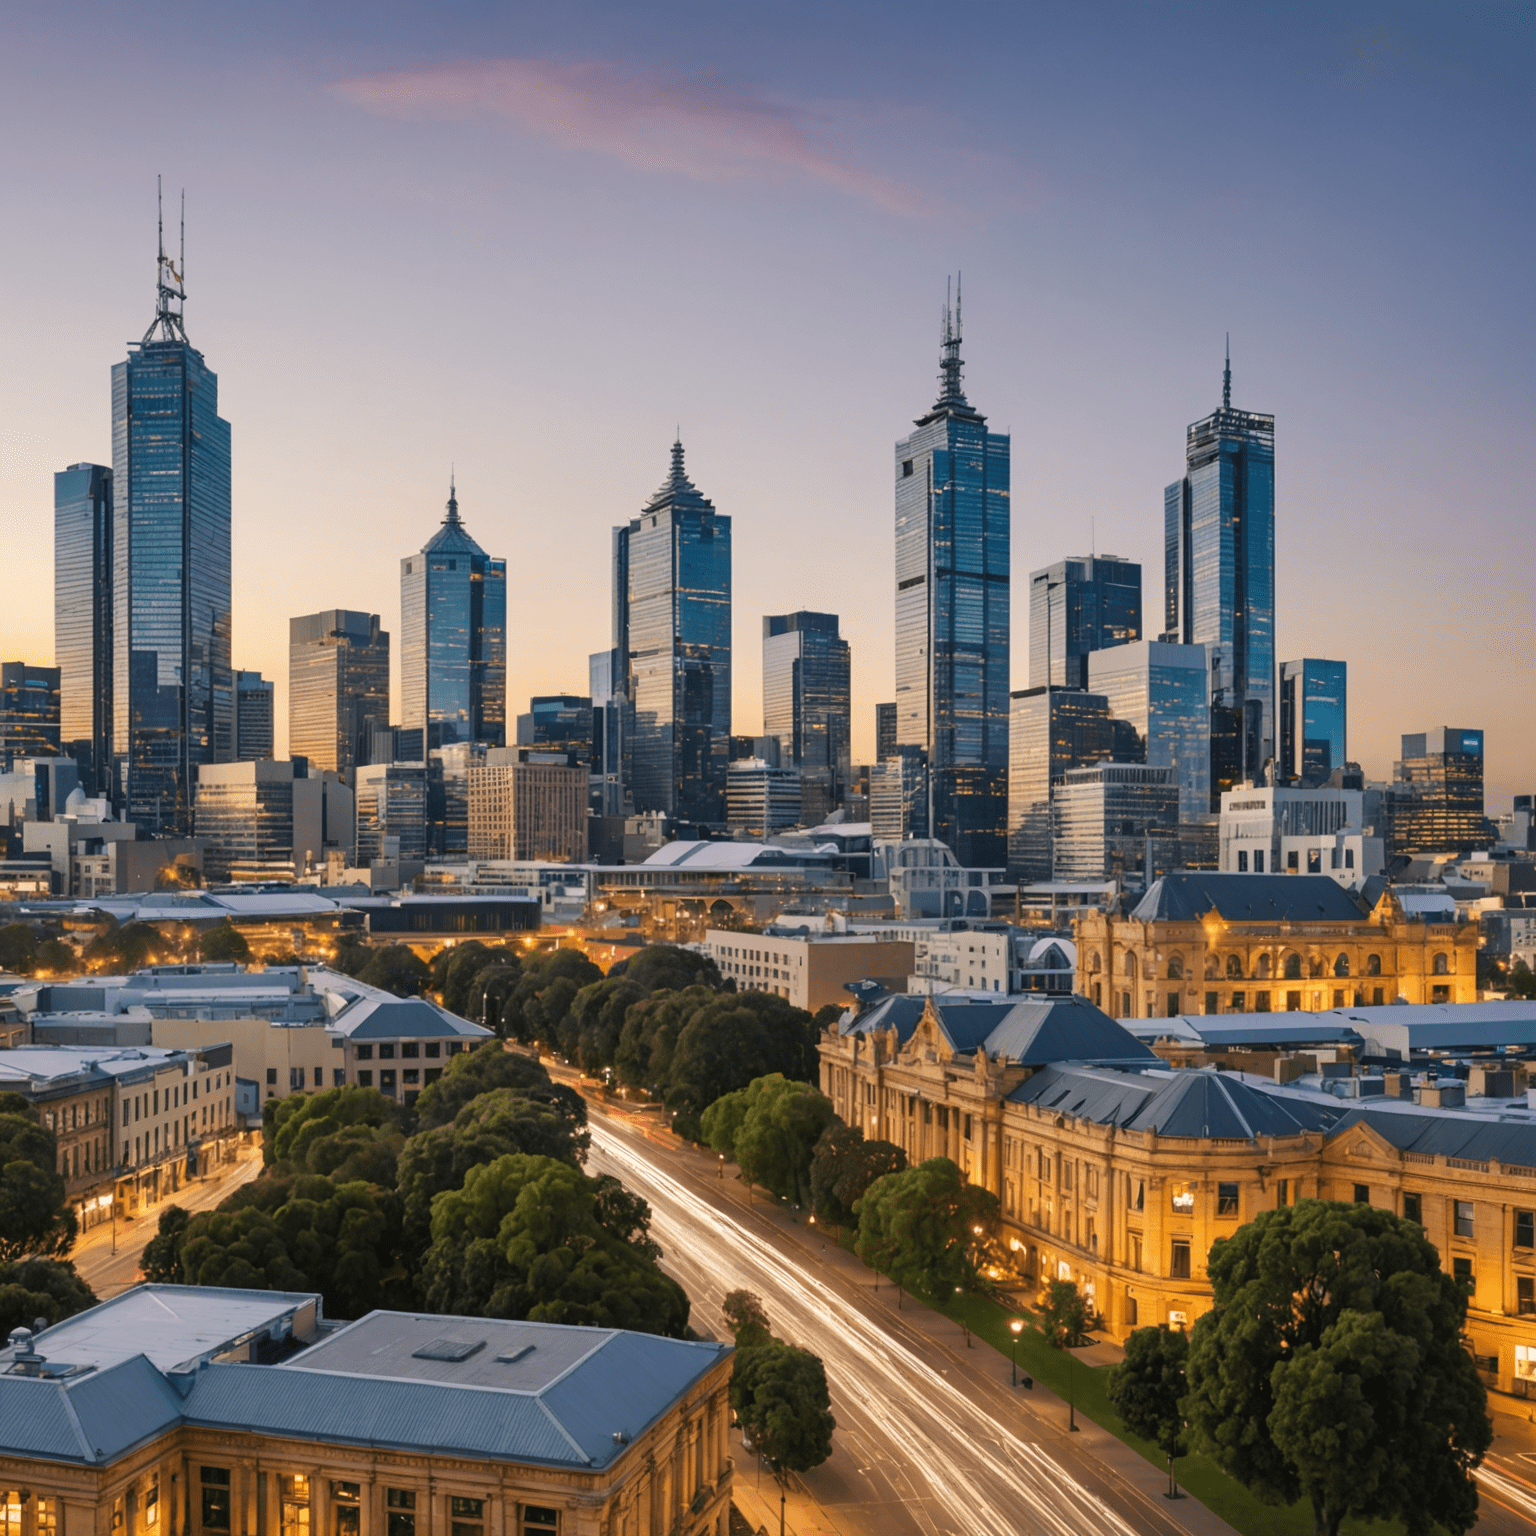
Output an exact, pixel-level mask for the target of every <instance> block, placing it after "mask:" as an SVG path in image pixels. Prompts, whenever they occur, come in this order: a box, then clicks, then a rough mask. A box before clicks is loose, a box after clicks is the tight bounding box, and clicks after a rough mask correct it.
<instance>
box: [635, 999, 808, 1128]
mask: <svg viewBox="0 0 1536 1536" xmlns="http://www.w3.org/2000/svg"><path fill="white" fill-rule="evenodd" d="M817 1064H818V1063H817V1056H816V1036H815V1034H814V1033H813V1031H812V1029H811V1016H810V1014H808V1013H807V1012H806V1011H805V1010H804V1009H803V1008H795V1007H793V1006H792V1005H791V1004H789V1003H788V1002H786V1001H785V999H783V998H781V997H775V996H773V995H772V994H770V993H767V992H742V993H739V994H738V995H737V996H735V997H731V996H729V995H725V994H711V995H710V998H709V1000H708V1001H707V1002H705V1003H704V1004H703V1005H702V1006H701V1007H699V1008H696V1009H695V1010H694V1011H693V1013H692V1014H691V1015H690V1016H689V1018H688V1021H687V1023H685V1024H684V1025H683V1027H682V1028H681V1029H680V1030H679V1031H678V1035H677V1044H676V1046H675V1047H674V1049H673V1051H672V1057H671V1061H670V1063H669V1065H668V1070H667V1075H666V1080H665V1082H664V1084H663V1088H662V1098H663V1100H664V1102H665V1103H666V1105H667V1108H668V1109H672V1110H677V1111H678V1112H679V1115H680V1118H681V1117H683V1116H686V1117H687V1119H688V1121H689V1122H691V1123H692V1124H693V1125H695V1126H696V1125H697V1123H698V1117H699V1116H700V1115H702V1114H703V1113H704V1111H705V1110H706V1109H708V1108H709V1106H710V1105H711V1104H713V1103H714V1102H715V1100H716V1099H718V1098H719V1097H720V1096H721V1095H722V1094H726V1093H731V1092H733V1091H734V1090H735V1089H737V1088H745V1087H746V1086H747V1084H748V1083H750V1082H751V1081H752V1080H753V1079H754V1078H758V1077H767V1076H769V1075H770V1074H772V1073H775V1072H777V1073H780V1074H782V1075H783V1076H784V1077H787V1078H793V1079H794V1080H795V1081H797V1082H802V1083H808V1082H812V1081H813V1080H814V1079H815V1077H816V1071H817ZM679 1129H680V1130H682V1129H683V1127H682V1125H681V1124H680V1125H679Z"/></svg>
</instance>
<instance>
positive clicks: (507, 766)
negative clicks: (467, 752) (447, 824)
mask: <svg viewBox="0 0 1536 1536" xmlns="http://www.w3.org/2000/svg"><path fill="white" fill-rule="evenodd" d="M587 789H588V785H587V770H586V768H585V767H584V766H578V765H576V764H574V763H572V762H571V761H570V760H569V754H568V753H559V752H540V751H539V750H538V749H536V748H529V747H521V748H519V747H492V748H491V749H490V750H489V751H488V752H487V753H486V754H485V761H484V763H479V764H476V765H475V766H474V767H472V768H471V769H470V770H469V855H468V856H469V857H470V858H471V859H520V860H531V859H537V860H546V861H549V862H553V863H557V864H560V863H579V862H580V861H581V860H582V859H584V858H586V856H587Z"/></svg>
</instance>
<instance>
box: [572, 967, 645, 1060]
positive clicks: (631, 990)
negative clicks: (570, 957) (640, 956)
mask: <svg viewBox="0 0 1536 1536" xmlns="http://www.w3.org/2000/svg"><path fill="white" fill-rule="evenodd" d="M644 996H645V992H644V990H643V989H642V988H641V987H638V986H636V985H635V983H634V982H632V981H631V980H629V978H628V977H626V976H605V977H603V979H602V980H601V981H594V982H589V983H588V984H587V985H586V986H584V987H583V988H582V989H581V990H580V991H579V992H578V993H577V994H576V996H575V997H574V998H573V999H572V1001H571V1006H570V1009H569V1011H568V1012H567V1013H566V1016H565V1020H564V1022H563V1023H562V1024H561V1025H560V1028H559V1030H558V1032H557V1033H558V1035H559V1045H560V1053H561V1055H563V1056H564V1057H565V1058H566V1060H568V1061H575V1062H576V1063H577V1065H578V1066H579V1067H580V1068H581V1070H582V1071H583V1072H590V1073H593V1074H596V1073H599V1072H601V1071H602V1070H603V1068H604V1067H611V1066H612V1065H613V1058H614V1054H615V1052H616V1051H617V1050H618V1046H619V1037H620V1035H621V1034H622V1033H623V1030H624V1016H625V1014H627V1013H628V1012H629V1009H630V1005H631V1004H633V1003H637V1002H639V1001H640V999H641V998H642V997H644Z"/></svg>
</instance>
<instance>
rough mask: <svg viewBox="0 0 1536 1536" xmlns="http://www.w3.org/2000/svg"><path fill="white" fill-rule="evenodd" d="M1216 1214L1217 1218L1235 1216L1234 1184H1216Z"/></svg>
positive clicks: (1235, 1189)
mask: <svg viewBox="0 0 1536 1536" xmlns="http://www.w3.org/2000/svg"><path fill="white" fill-rule="evenodd" d="M1216 1214H1217V1215H1218V1216H1236V1215H1237V1185H1236V1184H1218V1185H1217V1186H1216Z"/></svg>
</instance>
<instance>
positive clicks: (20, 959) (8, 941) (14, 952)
mask: <svg viewBox="0 0 1536 1536" xmlns="http://www.w3.org/2000/svg"><path fill="white" fill-rule="evenodd" d="M36 962H37V935H36V934H34V933H33V932H32V930H31V929H30V928H29V927H28V926H27V925H26V924H25V923H7V924H6V925H5V927H3V928H0V971H10V972H12V973H13V974H15V975H17V976H30V975H31V974H32V967H33V966H34V965H35V964H36ZM29 1326H30V1325H29Z"/></svg>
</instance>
